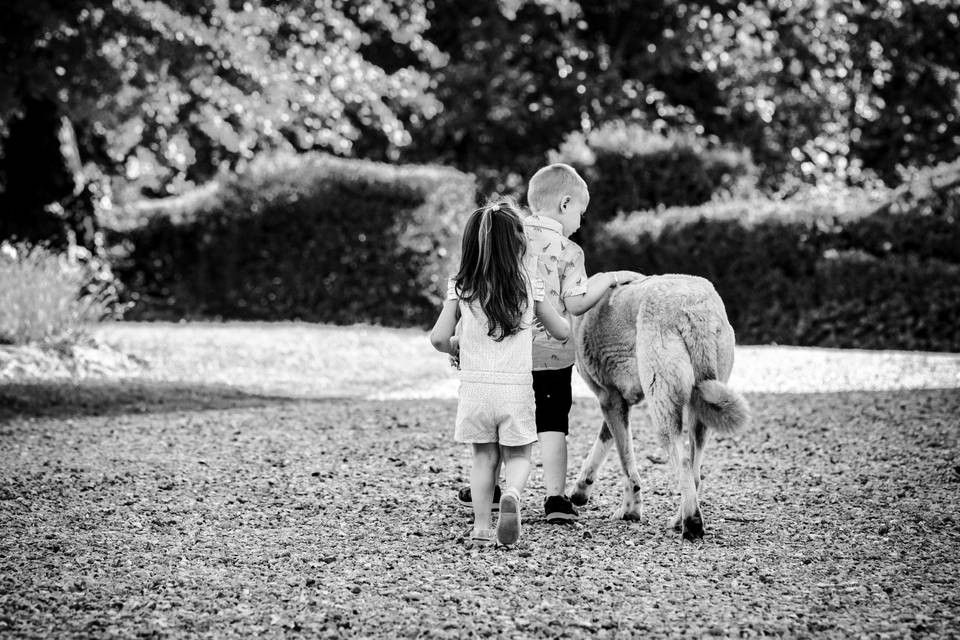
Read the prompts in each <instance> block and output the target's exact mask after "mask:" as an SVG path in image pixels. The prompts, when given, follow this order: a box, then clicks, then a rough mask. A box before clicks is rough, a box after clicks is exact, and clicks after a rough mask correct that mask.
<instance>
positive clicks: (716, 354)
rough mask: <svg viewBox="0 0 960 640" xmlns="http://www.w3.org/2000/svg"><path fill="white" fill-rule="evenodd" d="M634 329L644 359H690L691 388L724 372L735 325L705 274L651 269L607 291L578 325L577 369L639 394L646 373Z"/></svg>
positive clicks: (630, 396) (631, 396)
mask: <svg viewBox="0 0 960 640" xmlns="http://www.w3.org/2000/svg"><path fill="white" fill-rule="evenodd" d="M638 335H640V336H641V340H640V342H641V344H642V345H643V346H644V349H641V351H645V352H646V356H647V358H655V359H663V360H670V361H672V362H674V363H677V364H678V360H680V361H682V362H683V363H684V364H686V363H687V362H689V366H690V367H691V368H692V378H691V379H690V380H689V381H688V382H689V386H690V387H692V386H694V385H696V384H697V383H699V382H701V381H703V380H710V379H719V380H722V381H726V380H727V379H728V378H729V376H730V371H731V369H732V368H733V347H734V335H733V329H732V328H731V326H730V323H729V322H728V321H727V315H726V310H725V309H724V306H723V301H722V300H721V299H720V296H719V295H718V294H717V292H716V290H715V289H714V288H713V285H712V284H710V282H709V281H708V280H705V279H703V278H699V277H697V276H688V275H673V274H671V275H663V276H652V277H650V278H646V279H644V280H642V281H640V282H636V283H633V284H630V285H628V286H624V287H619V288H617V289H613V290H612V291H610V292H609V293H607V294H606V295H605V296H604V297H603V299H602V300H601V301H600V302H599V303H597V305H596V306H594V307H593V308H592V309H591V310H590V311H588V312H587V313H586V314H584V316H583V317H582V318H581V320H580V322H579V323H578V326H577V336H576V337H577V350H578V363H579V367H580V372H581V374H583V375H584V377H586V378H588V382H593V383H594V384H596V385H598V386H600V387H613V388H616V389H617V390H618V391H619V392H620V393H621V394H622V395H623V397H624V398H625V399H627V401H628V402H631V403H634V402H637V401H639V400H640V399H641V398H642V397H643V396H644V389H643V388H644V387H647V388H649V383H650V382H651V380H649V379H645V378H648V377H649V376H648V375H642V374H643V373H644V372H643V371H641V370H638V357H641V358H642V357H643V354H639V353H638V350H637V336H638ZM644 364H645V363H643V362H641V363H640V367H641V369H646V367H644ZM684 377H687V376H684ZM684 386H687V385H686V384H684Z"/></svg>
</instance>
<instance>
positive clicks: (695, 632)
mask: <svg viewBox="0 0 960 640" xmlns="http://www.w3.org/2000/svg"><path fill="white" fill-rule="evenodd" d="M747 397H748V400H749V401H750V402H751V404H752V406H753V409H754V412H755V419H754V422H753V424H752V425H751V426H750V427H749V428H748V429H746V430H744V431H743V432H741V433H739V434H736V435H733V436H729V437H725V438H723V439H711V441H710V442H709V444H708V451H707V456H706V461H705V465H704V471H705V480H704V487H703V513H704V518H705V521H706V527H707V535H706V538H705V539H704V540H703V541H702V542H699V543H689V542H682V541H681V540H680V537H679V535H678V534H676V533H675V532H674V531H672V530H670V529H668V527H667V521H668V519H669V517H670V516H671V515H672V514H673V512H674V511H675V509H676V505H677V501H678V494H677V491H676V488H675V482H674V479H673V476H672V473H671V472H670V470H669V469H668V468H667V465H666V464H664V462H663V452H662V451H661V450H660V449H659V447H658V445H657V444H656V442H655V438H654V435H653V433H652V429H651V428H650V426H649V424H647V422H646V419H645V417H644V414H643V412H642V409H640V408H637V409H635V410H634V413H633V422H634V426H635V438H634V439H635V443H636V446H637V453H638V458H639V460H640V465H641V475H642V477H643V478H645V481H646V485H645V487H644V496H645V499H644V512H645V516H646V517H645V519H644V520H643V521H642V522H639V523H626V522H619V521H614V520H611V519H610V514H611V513H612V512H613V510H614V508H615V506H616V505H617V503H618V501H619V497H620V495H619V492H620V482H619V476H620V472H619V468H618V467H619V465H618V463H617V461H616V459H615V455H613V456H611V459H610V460H608V462H607V466H606V467H605V468H604V470H603V471H602V472H601V476H600V478H599V480H598V486H597V490H596V492H595V494H594V497H593V499H592V502H591V503H590V504H589V505H588V506H587V507H586V508H585V509H584V510H583V511H582V518H581V520H580V522H579V523H577V524H575V525H568V526H558V525H548V524H546V523H545V522H544V520H543V512H542V506H541V500H542V480H541V474H540V470H539V468H538V469H536V470H535V473H534V475H533V478H532V480H531V484H530V487H529V491H528V493H527V495H526V496H525V502H524V509H523V517H524V532H523V538H522V540H521V543H520V544H519V545H518V546H517V547H516V548H514V549H509V550H507V549H482V550H476V549H470V548H468V546H467V545H465V544H464V540H463V536H464V534H465V533H467V531H468V530H469V527H470V514H469V512H467V511H464V510H463V509H462V508H461V507H459V505H457V504H456V502H455V493H456V490H457V489H458V488H459V487H460V486H462V485H464V484H465V483H466V482H467V477H468V471H469V457H468V455H467V452H466V451H465V450H464V448H463V447H462V446H460V445H457V444H455V443H454V442H452V437H451V434H452V421H453V416H454V412H455V409H456V406H455V402H454V401H452V400H449V399H406V400H404V399H390V400H382V401H378V400H369V399H363V398H361V397H358V396H357V395H352V396H351V395H344V396H343V397H328V398H319V399H316V398H315V399H304V398H299V397H284V396H283V395H282V394H268V393H252V392H250V391H246V390H240V389H238V388H237V387H236V386H231V385H229V384H225V383H222V382H219V381H218V382H216V383H211V384H208V385H204V384H198V383H197V382H195V381H192V382H189V383H184V384H178V383H175V382H170V381H157V380H152V381H142V380H141V381H139V382H138V381H132V380H97V379H87V380H83V381H79V382H76V381H75V382H73V383H70V384H67V383H65V382H63V381H60V380H54V381H47V382H44V381H38V380H33V381H25V382H9V381H7V382H4V383H3V384H2V385H0V467H2V469H3V474H2V476H0V636H5V637H37V638H40V637H44V638H46V637H58V638H61V637H98V638H99V637H183V636H208V637H233V636H236V637H250V636H254V635H256V636H269V637H279V636H290V635H304V636H311V637H349V636H353V637H410V638H414V637H450V638H455V637H488V636H497V637H508V638H513V637H515V638H526V637H572V638H594V637H599V638H614V637H622V638H630V637H666V636H677V637H680V636H683V637H700V636H718V637H725V636H726V637H743V636H756V635H774V636H783V637H798V636H800V637H811V636H815V637H857V638H859V637H929V636H942V637H956V636H958V635H960V595H958V594H960V556H958V553H957V550H958V548H960V546H958V542H960V516H958V515H957V506H958V497H957V496H958V490H960V459H958V455H957V454H958V437H960V390H958V389H957V388H945V389H911V390H886V391H843V392H830V393H748V394H747ZM598 423H599V411H598V409H597V408H596V406H595V404H594V402H592V401H590V400H589V399H586V398H578V399H577V400H576V403H575V407H574V412H573V422H572V424H573V427H572V435H571V438H570V446H571V470H570V477H571V480H572V478H573V477H574V475H575V474H576V471H577V468H578V467H579V463H580V461H581V460H582V459H583V457H584V456H585V455H586V452H587V450H588V448H589V446H590V444H591V443H592V440H593V437H594V435H595V432H596V430H597V428H598V426H599V424H598ZM534 457H535V460H538V459H539V453H538V452H537V451H535V453H534Z"/></svg>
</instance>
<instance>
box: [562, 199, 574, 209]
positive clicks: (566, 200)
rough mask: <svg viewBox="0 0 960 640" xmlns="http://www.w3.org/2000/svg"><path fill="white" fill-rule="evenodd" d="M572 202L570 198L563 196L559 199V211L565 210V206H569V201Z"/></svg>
mask: <svg viewBox="0 0 960 640" xmlns="http://www.w3.org/2000/svg"><path fill="white" fill-rule="evenodd" d="M571 200H573V198H572V197H571V196H563V197H561V198H560V211H564V210H565V209H566V208H567V205H568V204H570V201H571Z"/></svg>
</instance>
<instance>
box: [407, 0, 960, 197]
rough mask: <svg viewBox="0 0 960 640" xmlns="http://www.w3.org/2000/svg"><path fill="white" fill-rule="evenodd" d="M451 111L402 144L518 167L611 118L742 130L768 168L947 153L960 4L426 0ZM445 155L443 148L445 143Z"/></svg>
mask: <svg viewBox="0 0 960 640" xmlns="http://www.w3.org/2000/svg"><path fill="white" fill-rule="evenodd" d="M427 18H428V20H429V22H430V29H429V30H428V31H427V32H426V36H427V37H428V38H429V39H430V40H431V41H432V42H434V43H436V45H437V47H438V48H439V49H440V50H441V51H442V52H444V53H445V54H447V55H448V56H449V61H450V62H449V64H448V65H446V66H445V67H444V68H442V69H439V70H437V71H436V72H435V73H434V74H433V77H434V78H435V82H436V96H437V98H438V99H439V100H440V102H441V103H442V104H443V105H444V110H443V111H442V112H441V113H440V114H439V115H438V116H437V117H436V118H434V119H432V120H428V121H425V122H424V123H423V126H422V127H421V128H420V129H419V130H418V132H417V133H416V134H415V135H414V142H413V147H412V148H411V149H410V151H409V153H411V154H412V155H410V156H409V157H414V158H419V159H431V160H435V159H436V158H437V157H439V158H440V159H442V160H444V161H447V162H451V163H453V164H455V165H456V166H458V167H460V168H463V169H468V170H477V169H490V168H493V169H496V172H495V173H497V172H498V175H507V174H509V173H510V172H517V175H516V176H514V178H513V179H512V180H513V182H511V181H510V180H507V181H505V182H503V184H504V185H506V186H508V187H510V186H513V185H514V184H515V183H516V182H518V181H519V180H520V179H522V177H523V176H526V175H529V173H530V172H531V171H533V170H534V169H536V165H538V164H540V163H542V160H543V157H544V155H545V154H546V152H547V151H548V150H549V149H551V148H556V147H557V145H558V144H559V143H560V141H561V139H562V138H563V136H565V135H566V134H568V133H569V132H572V131H583V132H586V131H589V130H591V129H592V128H594V127H596V126H597V125H599V124H602V123H604V122H607V121H611V120H620V119H622V120H627V121H632V122H638V123H640V124H643V125H645V126H647V127H649V128H651V129H652V130H654V131H657V132H663V131H682V132H692V133H694V134H696V135H702V136H706V137H708V139H710V140H711V141H712V142H721V143H725V144H733V145H735V146H738V147H741V146H742V147H746V148H748V149H750V150H751V151H752V153H753V156H754V158H755V160H756V161H757V163H758V165H759V166H760V167H761V168H762V170H763V174H762V178H763V180H764V182H765V183H766V184H771V185H775V184H778V183H779V182H780V181H781V180H782V174H783V173H784V172H787V173H791V174H794V175H796V176H797V177H799V178H801V179H802V180H805V181H810V182H812V181H818V180H822V179H824V178H829V177H831V176H839V177H840V178H841V179H844V180H860V179H861V174H862V171H863V169H865V168H866V169H871V170H875V171H878V172H879V173H880V174H881V175H882V176H883V177H884V179H886V180H888V181H894V182H895V181H897V180H898V179H899V178H898V174H897V171H896V167H897V166H898V165H899V164H903V165H907V166H911V165H912V166H923V165H928V164H933V163H935V162H937V161H941V160H951V159H953V158H955V157H956V154H957V152H956V149H957V146H958V143H960V104H958V102H957V100H958V97H957V92H956V87H957V83H958V81H960V54H958V52H957V47H956V46H954V43H955V42H956V41H957V40H958V39H960V12H958V11H957V8H956V6H955V3H951V2H949V1H947V0H937V1H935V2H923V3H912V2H911V3H900V2H896V3H875V2H867V3H861V2H833V1H830V0H801V1H797V0H778V1H776V2H767V1H766V0H763V1H760V0H752V1H748V2H739V3H736V4H729V3H717V2H710V1H700V2H689V1H678V0H659V1H657V2H629V1H626V0H607V1H604V2H583V3H575V2H547V1H543V2H525V3H524V2H520V3H517V2H501V1H498V0H470V1H467V0H457V1H454V2H437V3H433V4H432V5H431V6H430V9H429V11H428V13H427ZM438 154H439V155H438Z"/></svg>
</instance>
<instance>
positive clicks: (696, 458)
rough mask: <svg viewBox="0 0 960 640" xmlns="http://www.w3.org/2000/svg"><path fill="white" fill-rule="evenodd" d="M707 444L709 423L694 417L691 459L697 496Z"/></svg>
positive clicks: (691, 435) (701, 479) (691, 426)
mask: <svg viewBox="0 0 960 640" xmlns="http://www.w3.org/2000/svg"><path fill="white" fill-rule="evenodd" d="M706 444H707V425H705V424H704V423H703V422H701V421H700V420H699V419H694V420H693V424H692V425H690V460H691V461H692V463H693V483H694V486H696V488H697V496H699V495H700V483H701V482H702V481H703V477H702V476H701V475H700V466H701V465H702V464H703V448H704V446H705V445H706Z"/></svg>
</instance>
